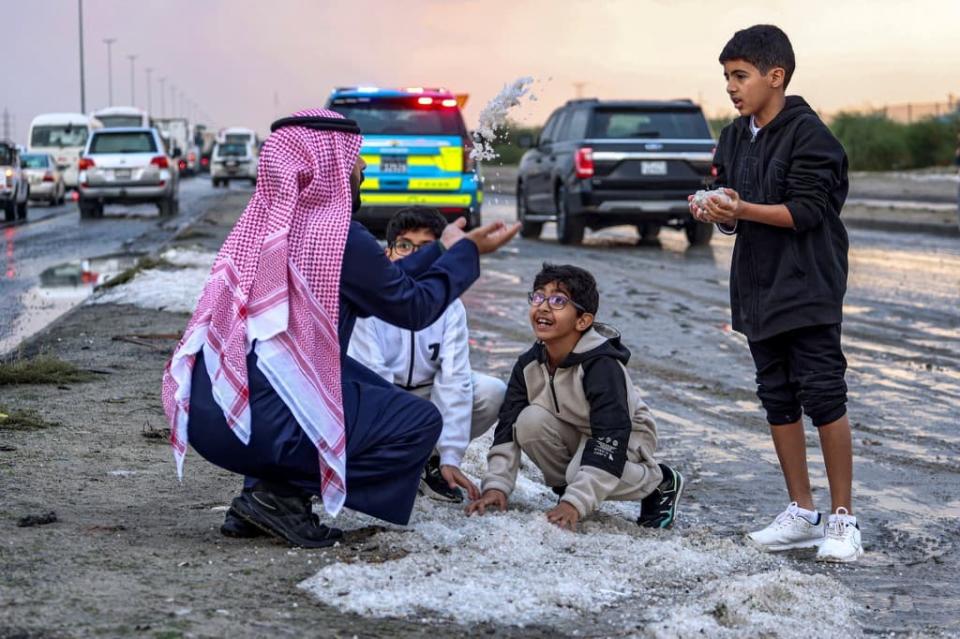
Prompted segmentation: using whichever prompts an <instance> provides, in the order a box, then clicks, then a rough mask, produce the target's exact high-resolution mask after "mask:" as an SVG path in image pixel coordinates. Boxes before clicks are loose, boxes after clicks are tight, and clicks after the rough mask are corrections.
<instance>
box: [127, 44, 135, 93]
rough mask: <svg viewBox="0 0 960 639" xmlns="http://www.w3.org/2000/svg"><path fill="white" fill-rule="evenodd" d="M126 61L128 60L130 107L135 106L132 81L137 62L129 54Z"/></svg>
mask: <svg viewBox="0 0 960 639" xmlns="http://www.w3.org/2000/svg"><path fill="white" fill-rule="evenodd" d="M127 60H130V106H137V91H136V87H135V83H134V79H133V68H134V63H135V62H136V60H137V56H136V54H134V53H131V54H130V55H128V56H127Z"/></svg>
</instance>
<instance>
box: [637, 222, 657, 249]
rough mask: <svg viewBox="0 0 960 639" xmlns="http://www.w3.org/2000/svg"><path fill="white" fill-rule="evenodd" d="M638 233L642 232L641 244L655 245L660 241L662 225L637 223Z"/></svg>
mask: <svg viewBox="0 0 960 639" xmlns="http://www.w3.org/2000/svg"><path fill="white" fill-rule="evenodd" d="M637 233H639V234H640V242H639V244H640V245H641V246H649V245H655V244H657V243H658V242H659V240H658V239H657V238H659V237H660V225H659V224H652V223H644V224H637Z"/></svg>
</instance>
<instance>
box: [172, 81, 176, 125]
mask: <svg viewBox="0 0 960 639" xmlns="http://www.w3.org/2000/svg"><path fill="white" fill-rule="evenodd" d="M170 117H171V118H175V117H177V88H176V87H175V86H173V82H171V83H170Z"/></svg>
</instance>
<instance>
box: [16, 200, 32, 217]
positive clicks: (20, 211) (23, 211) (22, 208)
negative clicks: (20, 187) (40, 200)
mask: <svg viewBox="0 0 960 639" xmlns="http://www.w3.org/2000/svg"><path fill="white" fill-rule="evenodd" d="M29 199H30V198H24V199H23V202H20V204H17V219H18V220H26V219H27V201H28V200H29Z"/></svg>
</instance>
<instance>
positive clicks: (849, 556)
mask: <svg viewBox="0 0 960 639" xmlns="http://www.w3.org/2000/svg"><path fill="white" fill-rule="evenodd" d="M860 557H863V544H862V543H861V542H860V528H859V527H858V526H857V520H856V519H855V518H854V517H852V516H851V515H850V513H849V512H848V511H847V509H846V508H844V507H843V506H841V507H840V508H837V512H836V513H835V514H833V515H830V518H829V520H828V521H827V538H826V539H824V541H823V543H822V544H820V548H819V550H817V561H830V562H834V563H848V562H851V561H856V560H857V559H859V558H860Z"/></svg>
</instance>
